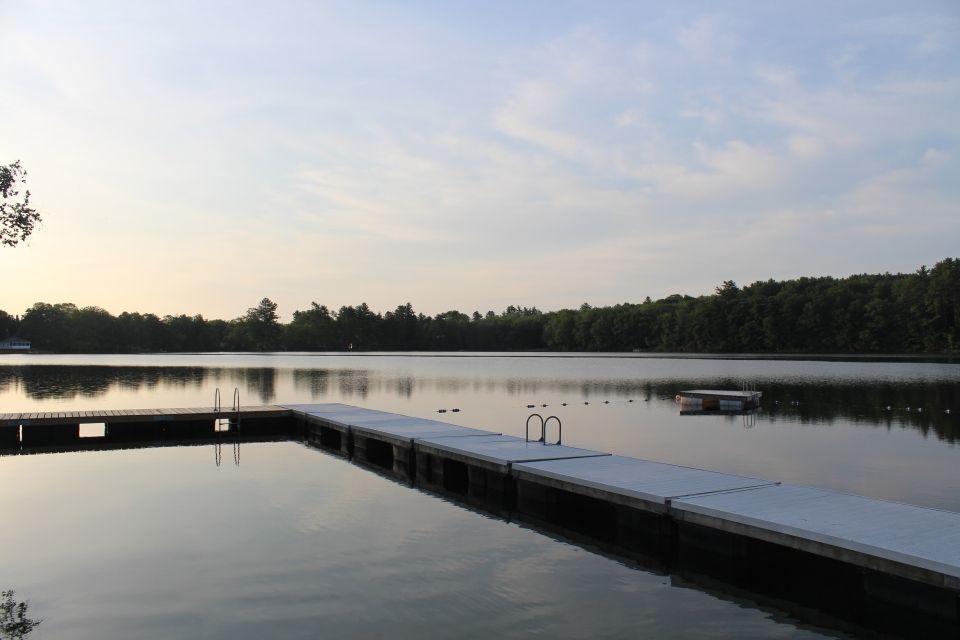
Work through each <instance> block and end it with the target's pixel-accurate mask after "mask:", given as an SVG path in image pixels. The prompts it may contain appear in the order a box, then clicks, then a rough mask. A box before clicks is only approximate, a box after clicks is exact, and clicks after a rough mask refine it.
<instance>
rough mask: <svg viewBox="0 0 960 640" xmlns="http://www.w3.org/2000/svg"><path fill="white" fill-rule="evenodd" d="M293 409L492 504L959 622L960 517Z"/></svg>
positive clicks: (600, 535) (398, 469) (956, 625)
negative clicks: (828, 586) (827, 585)
mask: <svg viewBox="0 0 960 640" xmlns="http://www.w3.org/2000/svg"><path fill="white" fill-rule="evenodd" d="M286 408H288V409H290V410H292V411H293V412H294V414H295V415H297V416H298V417H300V418H301V419H303V420H306V421H308V422H309V423H310V424H311V425H313V426H314V427H316V428H317V429H319V431H320V434H319V437H316V438H314V439H315V440H316V441H318V442H320V441H326V442H330V440H331V439H329V438H327V439H325V438H324V436H323V433H324V432H329V431H335V432H336V433H337V436H338V437H337V438H336V442H337V446H336V447H334V449H336V450H337V451H338V452H339V453H341V454H344V455H351V456H352V457H353V458H354V459H355V460H356V461H357V462H360V463H365V464H370V465H373V466H375V467H379V468H381V469H383V470H386V471H387V472H389V473H392V474H393V475H395V476H397V477H399V478H403V479H405V480H408V481H412V482H414V483H415V484H416V485H418V486H421V487H424V488H427V489H433V490H438V491H441V492H444V493H447V494H452V495H454V496H457V495H459V496H461V497H463V498H464V499H467V500H468V501H470V502H472V503H475V504H476V503H480V504H483V505H486V506H488V507H490V508H491V509H493V510H494V511H499V510H504V509H506V510H508V511H511V512H516V513H519V514H522V515H526V516H529V517H530V518H532V519H534V520H536V521H540V522H547V523H559V524H561V525H562V526H564V527H567V528H569V529H570V530H572V531H574V532H577V533H582V534H585V535H586V536H588V537H590V538H596V539H598V540H600V541H603V542H609V543H613V544H615V545H617V546H618V547H623V548H625V549H628V550H630V549H639V550H641V551H642V550H647V551H649V550H651V549H653V550H655V551H657V552H663V551H664V550H668V552H669V553H671V554H673V555H674V556H678V557H679V560H680V561H681V562H682V561H683V560H684V559H691V560H694V559H696V560H697V561H701V560H703V559H704V558H706V559H707V564H709V565H712V566H718V567H719V571H720V573H722V574H723V575H728V574H730V575H733V576H734V577H746V578H749V579H753V578H757V577H758V575H759V574H764V578H763V579H762V580H761V581H763V582H769V581H770V580H771V575H775V574H777V573H778V572H779V573H780V574H781V577H782V580H783V581H784V582H785V583H790V584H785V585H784V590H785V591H787V592H790V593H792V594H798V595H799V596H800V597H801V599H803V598H804V597H805V596H807V595H811V596H814V599H816V597H815V596H817V595H818V594H817V593H816V592H818V591H819V592H822V594H820V595H823V594H826V596H825V597H829V598H832V599H835V600H839V599H844V600H846V601H848V604H849V602H850V601H855V605H853V606H855V607H857V608H858V609H859V610H860V611H861V612H863V611H866V610H870V611H874V612H877V615H879V616H883V615H889V614H890V611H896V612H909V613H911V614H916V615H917V616H919V617H921V618H924V619H925V618H927V617H930V616H933V617H935V618H937V619H938V620H942V621H945V623H946V624H947V625H948V628H949V629H953V630H954V631H956V630H957V629H960V513H953V512H946V511H938V510H935V509H928V508H924V507H918V506H913V505H906V504H899V503H895V502H890V501H885V500H877V499H873V498H866V497H862V496H855V495H850V494H845V493H842V492H837V491H830V490H827V489H818V488H813V487H802V486H794V485H784V484H781V483H780V482H777V481H776V480H771V479H763V478H752V477H746V476H738V475H731V474H725V473H718V472H714V471H708V470H704V469H694V468H688V467H682V466H677V465H671V464H664V463H660V462H655V461H651V460H642V459H636V458H629V457H624V456H618V455H611V454H609V453H606V452H602V451H591V450H586V449H579V448H575V447H568V446H560V445H550V444H543V443H542V442H528V441H526V440H525V439H523V438H516V437H512V436H505V435H502V434H500V433H497V432H494V431H482V430H478V429H468V428H466V427H459V426H456V425H449V424H445V423H442V422H437V421H435V420H426V419H421V418H412V417H409V416H402V415H396V414H388V413H384V412H379V411H371V410H368V409H359V408H356V407H349V406H346V405H339V404H321V405H286ZM307 439H308V440H310V439H311V438H310V436H309V435H308V436H307ZM351 447H355V449H354V450H353V451H352V453H350V452H351ZM748 581H749V580H748ZM823 584H830V585H831V586H830V588H823ZM818 585H819V586H818ZM798 590H806V592H804V591H798ZM807 592H809V593H807ZM897 615H899V613H898V614H897Z"/></svg>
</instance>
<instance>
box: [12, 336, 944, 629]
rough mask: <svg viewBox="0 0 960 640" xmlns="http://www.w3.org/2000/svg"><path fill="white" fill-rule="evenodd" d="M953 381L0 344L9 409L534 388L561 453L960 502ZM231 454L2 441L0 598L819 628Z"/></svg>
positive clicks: (284, 458)
mask: <svg viewBox="0 0 960 640" xmlns="http://www.w3.org/2000/svg"><path fill="white" fill-rule="evenodd" d="M743 381H748V382H751V383H753V384H756V385H757V387H758V388H759V389H760V390H762V391H763V392H764V406H763V408H762V410H761V411H760V413H758V414H757V415H756V416H751V417H743V416H680V415H679V410H678V406H677V405H676V404H675V402H674V400H673V398H674V395H675V394H676V393H677V392H678V391H680V390H682V389H686V388H704V387H708V388H710V387H716V388H724V387H726V388H739V387H740V385H741V383H742V382H743ZM958 383H960V365H958V364H957V363H952V362H904V361H897V362H874V361H856V362H844V361H817V360H806V361H789V360H753V359H745V358H737V359H710V358H688V357H687V358H647V357H623V358H611V357H586V356H582V357H515V356H501V357H486V356H485V357H468V356H464V355H462V354H458V355H451V356H450V357H426V356H417V355H395V354H394V355H362V356H356V355H351V356H346V355H317V354H267V355H261V354H250V355H236V354H229V355H228V354H182V355H181V354H178V355H157V356H33V355H18V356H4V357H2V358H0V413H3V412H14V411H29V410H37V411H41V410H43V411H53V410H66V409H87V408H100V409H102V408H115V409H121V408H147V407H149V408H160V407H183V406H207V405H211V404H212V401H213V396H214V390H215V389H216V388H220V389H221V393H223V394H224V397H225V398H229V397H230V396H231V395H232V393H233V389H234V388H239V389H240V393H241V397H242V401H243V403H244V404H264V403H274V402H279V403H287V402H290V403H294V402H297V403H302V402H345V403H348V404H354V405H360V406H366V407H371V408H377V409H382V410H387V411H395V412H399V413H405V414H409V415H416V416H422V417H430V418H435V419H441V420H445V421H448V422H453V423H456V424H461V425H464V426H471V427H479V428H485V429H491V430H496V431H502V432H504V433H510V434H514V435H523V425H524V422H525V420H526V417H527V416H528V415H529V414H530V413H531V412H532V411H533V410H534V409H530V408H528V406H527V405H531V404H532V405H535V406H536V410H537V411H539V412H541V413H543V414H544V415H548V414H549V415H557V416H559V417H560V418H561V419H562V421H563V427H564V443H565V444H571V445H574V446H583V447H590V448H594V449H601V450H606V451H612V452H615V453H619V454H624V455H631V456H636V457H643V458H649V459H653V460H659V461H664V462H673V463H678V464H684V465H690V466H697V467H702V468H707V469H713V470H718V471H725V472H731V473H738V474H746V475H754V476H762V477H766V478H771V479H776V480H781V481H784V482H791V483H801V484H810V485H817V486H824V487H829V488H833V489H838V490H843V491H850V492H854V493H860V494H863V495H869V496H873V497H878V498H886V499H893V500H899V501H903V502H910V503H914V504H922V505H926V506H930V507H935V508H943V509H948V510H953V511H960V472H958V471H957V469H958V462H960V460H958V457H960V450H958V446H957V439H958V436H960V424H958V419H960V384H958ZM563 403H566V406H564V404H563ZM585 403H589V404H585ZM544 404H546V405H547V406H546V407H543V406H542V405H544ZM888 407H889V408H888ZM454 408H456V409H460V411H459V412H456V413H454V412H452V409H454ZM440 409H447V410H448V411H447V412H446V413H442V414H438V413H437V412H438V410H440ZM948 410H950V412H949V413H948V412H947V411H948ZM230 449H231V447H230V446H229V445H228V446H225V447H224V448H223V450H222V451H220V452H219V456H220V460H221V464H220V466H217V465H216V464H215V461H216V460H217V456H218V452H216V451H215V450H214V448H213V447H212V446H204V447H178V448H167V449H146V450H128V451H111V452H85V453H73V454H50V455H35V456H5V457H0V482H2V483H3V484H2V486H4V487H6V488H7V490H6V491H4V492H2V494H0V514H3V519H4V525H3V526H0V545H2V548H3V549H5V550H7V551H6V553H5V561H4V562H3V564H2V566H0V588H2V589H10V588H12V589H16V590H17V596H18V598H26V599H29V600H30V606H31V609H30V611H31V614H33V615H35V616H38V617H41V618H44V622H43V623H42V624H41V626H40V627H39V628H38V629H37V631H36V632H35V633H34V634H33V635H32V636H31V637H35V638H59V637H72V638H94V637H98V638H99V637H164V638H180V637H182V638H207V637H209V638H222V637H233V638H236V637H265V636H268V635H269V636H274V635H275V636H277V637H316V636H317V635H322V636H326V637H377V636H382V635H385V634H387V633H393V634H394V635H396V634H397V630H399V629H402V630H403V632H402V633H401V634H400V635H401V636H403V637H410V636H414V635H416V636H422V637H450V636H451V635H458V636H462V637H487V636H492V635H498V636H508V637H518V636H529V635H533V634H541V635H542V636H543V637H628V636H629V637H637V636H654V637H778V636H781V637H798V636H799V637H803V636H805V635H811V636H815V635H820V634H822V633H825V631H824V630H823V629H812V628H807V627H804V626H802V625H801V626H798V623H796V621H794V620H792V619H791V618H790V617H789V616H786V615H785V614H783V613H782V612H778V611H776V610H774V609H766V608H761V607H758V606H756V605H754V604H752V603H750V602H748V601H740V600H738V599H737V598H734V597H731V596H730V595H729V594H725V593H722V592H721V593H710V592H708V591H706V590H704V589H702V588H701V587H696V588H693V587H692V586H691V585H687V584H684V583H683V582H682V581H681V580H679V579H677V578H671V577H669V576H666V577H665V576H660V575H656V574H654V573H650V572H648V571H645V570H643V569H640V568H635V567H630V566H627V565H625V564H622V563H620V562H617V561H616V560H613V559H610V558H607V557H604V556H602V555H599V554H595V553H592V552H590V551H588V550H585V549H582V548H580V547H577V546H574V545H571V544H568V543H566V542H564V541H562V540H556V539H554V538H552V537H550V536H548V535H545V534H543V533H540V532H537V531H532V530H529V529H526V528H524V527H522V526H519V525H517V524H515V523H508V522H504V521H501V520H497V519H493V518H489V517H487V516H484V515H482V514H479V513H476V512H472V511H469V510H467V509H464V508H463V507H461V506H458V505H455V504H451V503H449V502H446V501H444V500H441V499H438V498H436V497H434V496H431V495H427V494H424V493H422V492H419V491H417V490H413V489H410V488H407V487H404V486H402V485H398V484H396V483H394V482H392V481H390V480H387V479H385V478H382V477H380V476H378V475H376V474H374V473H371V472H369V471H365V470H363V469H359V468H357V467H355V466H352V465H350V464H348V463H346V462H344V461H341V460H339V459H336V458H332V457H330V456H328V455H326V454H323V453H320V452H317V451H313V450H311V449H308V448H305V447H303V446H301V445H299V444H297V443H264V444H244V445H242V450H238V451H231V450H230ZM233 456H237V458H234V457H233ZM237 459H239V461H240V464H239V465H237V464H236V460H237ZM11 488H13V489H12V490H11ZM829 633H833V632H829Z"/></svg>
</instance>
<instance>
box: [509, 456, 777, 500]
mask: <svg viewBox="0 0 960 640" xmlns="http://www.w3.org/2000/svg"><path fill="white" fill-rule="evenodd" d="M513 471H514V473H515V474H516V475H517V476H518V477H524V478H527V479H529V480H533V481H534V482H536V481H538V480H542V479H546V478H548V479H550V480H553V481H555V482H554V483H552V484H555V485H558V486H561V487H562V488H564V489H567V490H571V491H574V492H576V493H586V492H585V491H580V490H578V489H580V488H583V487H587V488H589V489H593V490H596V491H600V492H604V493H610V494H614V495H620V496H626V497H630V498H638V499H640V500H645V501H649V502H653V503H656V504H661V505H667V504H669V503H670V501H671V500H674V499H676V498H679V497H682V496H690V495H699V494H706V493H716V492H720V491H735V490H739V489H746V488H751V487H762V486H770V485H773V484H776V483H774V482H772V481H770V480H763V479H760V478H751V477H747V476H736V475H730V474H726V473H718V472H715V471H706V470H703V469H694V468H691V467H681V466H678V465H672V464H665V463H662V462H653V461H651V460H640V459H637V458H626V457H623V456H616V455H614V456H605V457H603V458H575V459H568V460H548V461H543V462H525V463H520V464H515V465H513ZM591 493H592V492H591Z"/></svg>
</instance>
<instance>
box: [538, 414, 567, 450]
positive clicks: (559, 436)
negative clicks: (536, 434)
mask: <svg viewBox="0 0 960 640" xmlns="http://www.w3.org/2000/svg"><path fill="white" fill-rule="evenodd" d="M551 420H556V421H557V444H558V445H559V444H560V443H561V442H562V441H563V423H561V422H560V418H558V417H557V416H550V417H548V418H547V419H546V420H544V421H543V437H542V438H540V439H541V440H542V441H543V444H547V424H548V423H549V422H550V421H551Z"/></svg>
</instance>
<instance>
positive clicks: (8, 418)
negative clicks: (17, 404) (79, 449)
mask: <svg viewBox="0 0 960 640" xmlns="http://www.w3.org/2000/svg"><path fill="white" fill-rule="evenodd" d="M237 415H238V413H237V411H235V410H233V409H221V410H220V412H219V413H218V412H217V411H216V410H214V408H213V407H190V408H173V409H105V410H103V409H101V410H93V411H91V410H87V411H44V412H26V413H3V414H0V426H10V425H18V424H27V425H66V424H85V423H91V422H95V423H97V422H105V423H107V422H113V423H119V422H149V421H153V420H170V421H177V420H213V419H216V418H218V417H220V418H232V417H236V416H237ZM289 415H291V412H290V410H289V409H286V408H284V407H279V406H275V405H261V406H249V407H241V408H240V411H239V416H240V417H241V418H282V417H284V416H289Z"/></svg>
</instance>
